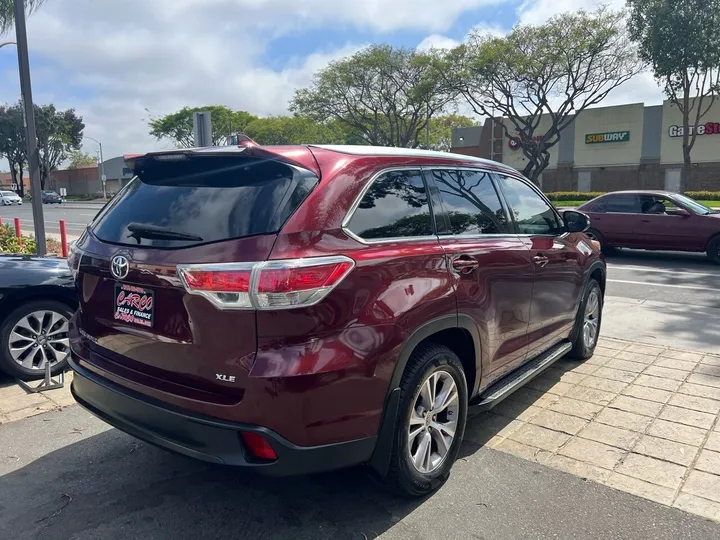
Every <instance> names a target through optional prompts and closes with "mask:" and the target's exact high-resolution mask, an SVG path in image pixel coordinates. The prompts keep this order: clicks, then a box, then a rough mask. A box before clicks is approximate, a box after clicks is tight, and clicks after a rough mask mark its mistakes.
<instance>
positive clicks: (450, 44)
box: [417, 34, 460, 51]
mask: <svg viewBox="0 0 720 540" xmlns="http://www.w3.org/2000/svg"><path fill="white" fill-rule="evenodd" d="M458 45H460V42H459V41H458V40H456V39H453V38H450V37H447V36H443V35H440V34H431V35H429V36H428V37H426V38H425V39H423V40H422V41H421V42H420V43H419V44H418V46H417V49H418V50H421V51H429V50H430V49H453V48H455V47H457V46H458Z"/></svg>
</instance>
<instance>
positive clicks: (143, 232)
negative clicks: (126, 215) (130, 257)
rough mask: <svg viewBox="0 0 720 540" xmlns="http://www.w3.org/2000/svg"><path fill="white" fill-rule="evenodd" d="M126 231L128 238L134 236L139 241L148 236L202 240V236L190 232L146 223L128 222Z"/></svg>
mask: <svg viewBox="0 0 720 540" xmlns="http://www.w3.org/2000/svg"><path fill="white" fill-rule="evenodd" d="M127 229H128V231H130V233H131V234H129V235H128V237H129V238H135V239H136V240H137V242H138V244H139V243H140V239H141V238H148V239H152V240H190V241H193V242H202V237H200V236H194V235H192V234H185V233H181V232H177V231H173V230H170V229H166V228H165V227H158V226H157V225H146V224H143V223H130V224H128V226H127Z"/></svg>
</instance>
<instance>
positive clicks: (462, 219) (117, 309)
mask: <svg viewBox="0 0 720 540" xmlns="http://www.w3.org/2000/svg"><path fill="white" fill-rule="evenodd" d="M128 163H129V166H130V167H131V168H132V169H133V170H134V172H135V174H136V177H135V178H134V179H133V180H132V181H131V182H130V183H129V184H128V185H127V186H126V187H125V188H124V189H123V190H122V191H121V192H120V193H118V195H117V196H116V197H115V198H114V199H113V200H112V201H111V202H110V203H108V205H107V206H106V207H105V208H104V209H103V210H102V211H101V212H100V214H98V216H97V217H96V218H95V220H94V221H93V222H92V224H91V225H90V226H89V227H88V229H87V231H86V232H85V233H84V234H83V235H82V237H81V238H80V239H79V240H78V242H77V243H76V244H75V246H74V250H73V252H72V254H71V256H70V260H69V262H70V265H71V267H72V269H73V272H74V273H76V278H77V289H78V292H79V297H80V310H79V311H78V312H77V314H76V315H75V317H74V319H73V321H72V324H71V333H70V341H71V348H72V358H71V365H72V367H73V369H74V370H75V378H74V380H73V384H72V391H73V394H74V396H75V398H76V399H77V401H78V402H79V403H80V404H81V405H83V406H84V407H86V408H87V409H88V410H90V411H91V412H92V413H93V414H95V415H96V416H98V417H100V418H102V419H104V420H105V421H107V422H108V423H109V424H112V425H113V426H116V427H117V428H119V429H121V430H123V431H125V432H127V433H130V434H132V435H134V436H135V437H137V438H139V439H142V440H144V441H147V442H149V443H152V444H155V445H158V446H160V447H163V448H166V449H168V450H173V451H176V452H179V453H182V454H185V455H188V456H192V457H195V458H198V459H202V460H205V461H210V462H215V463H224V464H228V465H239V466H245V467H248V468H253V469H257V470H260V471H263V472H266V473H268V474H275V475H281V474H297V473H312V472H316V471H322V470H330V469H336V468H340V467H345V466H350V465H354V464H358V463H366V462H367V463H369V464H370V465H371V466H372V468H373V469H374V470H375V471H377V472H378V473H379V474H380V475H381V476H383V477H385V478H386V479H387V481H388V482H389V483H390V484H391V485H393V486H394V487H396V488H399V489H401V490H403V491H405V492H408V493H410V494H414V495H422V494H425V493H428V492H430V491H432V490H433V489H435V488H437V487H439V486H440V485H441V484H442V483H443V482H444V481H445V480H446V479H447V477H448V475H449V471H450V468H451V467H452V464H453V462H454V460H455V458H456V456H457V453H458V450H459V446H460V443H461V441H462V437H463V433H464V430H465V420H466V418H467V416H468V413H469V412H474V411H479V410H483V409H487V408H490V407H491V406H493V405H495V404H497V403H499V402H500V401H501V400H502V399H503V398H505V397H506V396H507V395H509V394H510V393H511V392H512V391H513V390H515V389H517V388H518V387H520V386H521V385H522V384H524V383H525V382H527V381H529V380H530V379H532V378H533V377H534V376H536V375H537V374H539V373H540V372H542V371H543V370H544V369H545V368H547V367H548V366H549V365H550V364H552V363H553V362H555V361H556V360H558V359H559V358H560V357H562V356H563V355H565V354H566V353H568V352H571V354H572V356H573V357H575V358H580V359H583V358H587V357H589V356H590V355H592V353H593V350H594V348H595V345H596V342H597V337H598V332H599V329H600V320H601V312H602V303H603V290H604V286H605V262H604V259H603V257H602V255H601V253H600V251H599V249H598V246H597V245H596V243H594V242H593V241H591V240H589V239H588V238H587V237H586V236H585V235H584V234H582V232H583V231H584V230H585V229H586V228H587V226H588V219H587V217H586V216H585V215H584V214H582V213H579V212H571V211H569V212H566V213H565V215H564V217H563V218H561V217H560V215H559V214H558V213H557V211H556V210H555V209H554V208H553V207H552V205H551V204H550V203H549V202H548V201H547V199H546V198H545V197H544V196H543V195H542V194H541V193H540V192H539V191H538V190H537V189H536V188H535V187H534V186H532V185H531V184H530V183H529V182H527V181H526V180H524V179H523V178H522V177H521V176H519V174H518V173H517V172H516V171H515V170H513V169H511V168H508V167H506V166H504V165H501V164H499V163H493V162H490V161H485V160H481V159H476V158H472V157H467V156H458V155H453V154H446V153H439V152H429V151H419V150H406V149H400V148H377V147H356V146H347V147H341V146H338V147H330V146H295V147H259V146H257V145H254V144H252V143H246V144H245V145H243V146H239V147H225V148H205V149H194V150H179V151H171V152H161V153H152V154H147V155H143V156H136V157H134V158H131V159H129V160H128Z"/></svg>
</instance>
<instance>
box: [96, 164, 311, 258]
mask: <svg viewBox="0 0 720 540" xmlns="http://www.w3.org/2000/svg"><path fill="white" fill-rule="evenodd" d="M136 171H137V176H136V177H135V178H134V179H133V180H132V181H131V182H130V183H129V184H128V185H127V186H126V187H125V188H124V189H123V190H122V191H121V192H120V193H119V194H118V195H117V196H116V197H115V198H114V199H113V200H112V201H110V203H109V204H108V205H107V207H106V208H105V209H104V210H102V211H101V212H100V214H98V216H97V217H96V219H95V220H94V223H93V232H94V234H95V235H96V236H97V237H98V238H100V239H101V240H104V241H106V242H112V243H115V244H127V245H135V246H137V245H140V246H147V247H157V248H182V247H188V246H192V245H198V244H206V243H210V242H218V241H222V240H230V239H235V238H243V237H247V236H252V235H258V234H270V233H276V232H278V231H279V230H280V229H281V228H282V226H283V224H284V223H285V221H286V220H287V219H288V217H290V215H291V214H292V213H293V212H294V211H295V210H296V209H297V207H298V206H299V205H300V204H301V203H302V202H303V200H305V197H307V195H308V194H309V193H310V191H311V190H312V189H313V188H314V187H315V185H316V184H317V182H318V179H317V177H315V176H314V175H313V174H312V173H310V172H308V171H304V170H301V169H296V168H294V167H291V166H290V165H287V164H284V163H281V162H278V161H273V160H267V159H256V158H248V157H239V156H183V157H180V158H177V159H176V160H169V161H168V160H165V159H157V158H145V159H144V160H142V162H139V163H138V164H137V165H136Z"/></svg>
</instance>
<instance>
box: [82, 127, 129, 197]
mask: <svg viewBox="0 0 720 540" xmlns="http://www.w3.org/2000/svg"><path fill="white" fill-rule="evenodd" d="M83 138H84V139H90V140H91V141H94V142H96V143H97V145H98V146H99V147H100V166H99V167H98V175H99V176H100V184H102V190H103V199H105V200H106V201H107V189H106V187H105V186H106V184H107V176H105V160H104V159H103V151H102V143H101V142H100V141H98V140H97V139H93V138H92V137H88V136H87V135H85V136H84V137H83ZM120 183H121V184H122V182H120Z"/></svg>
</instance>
